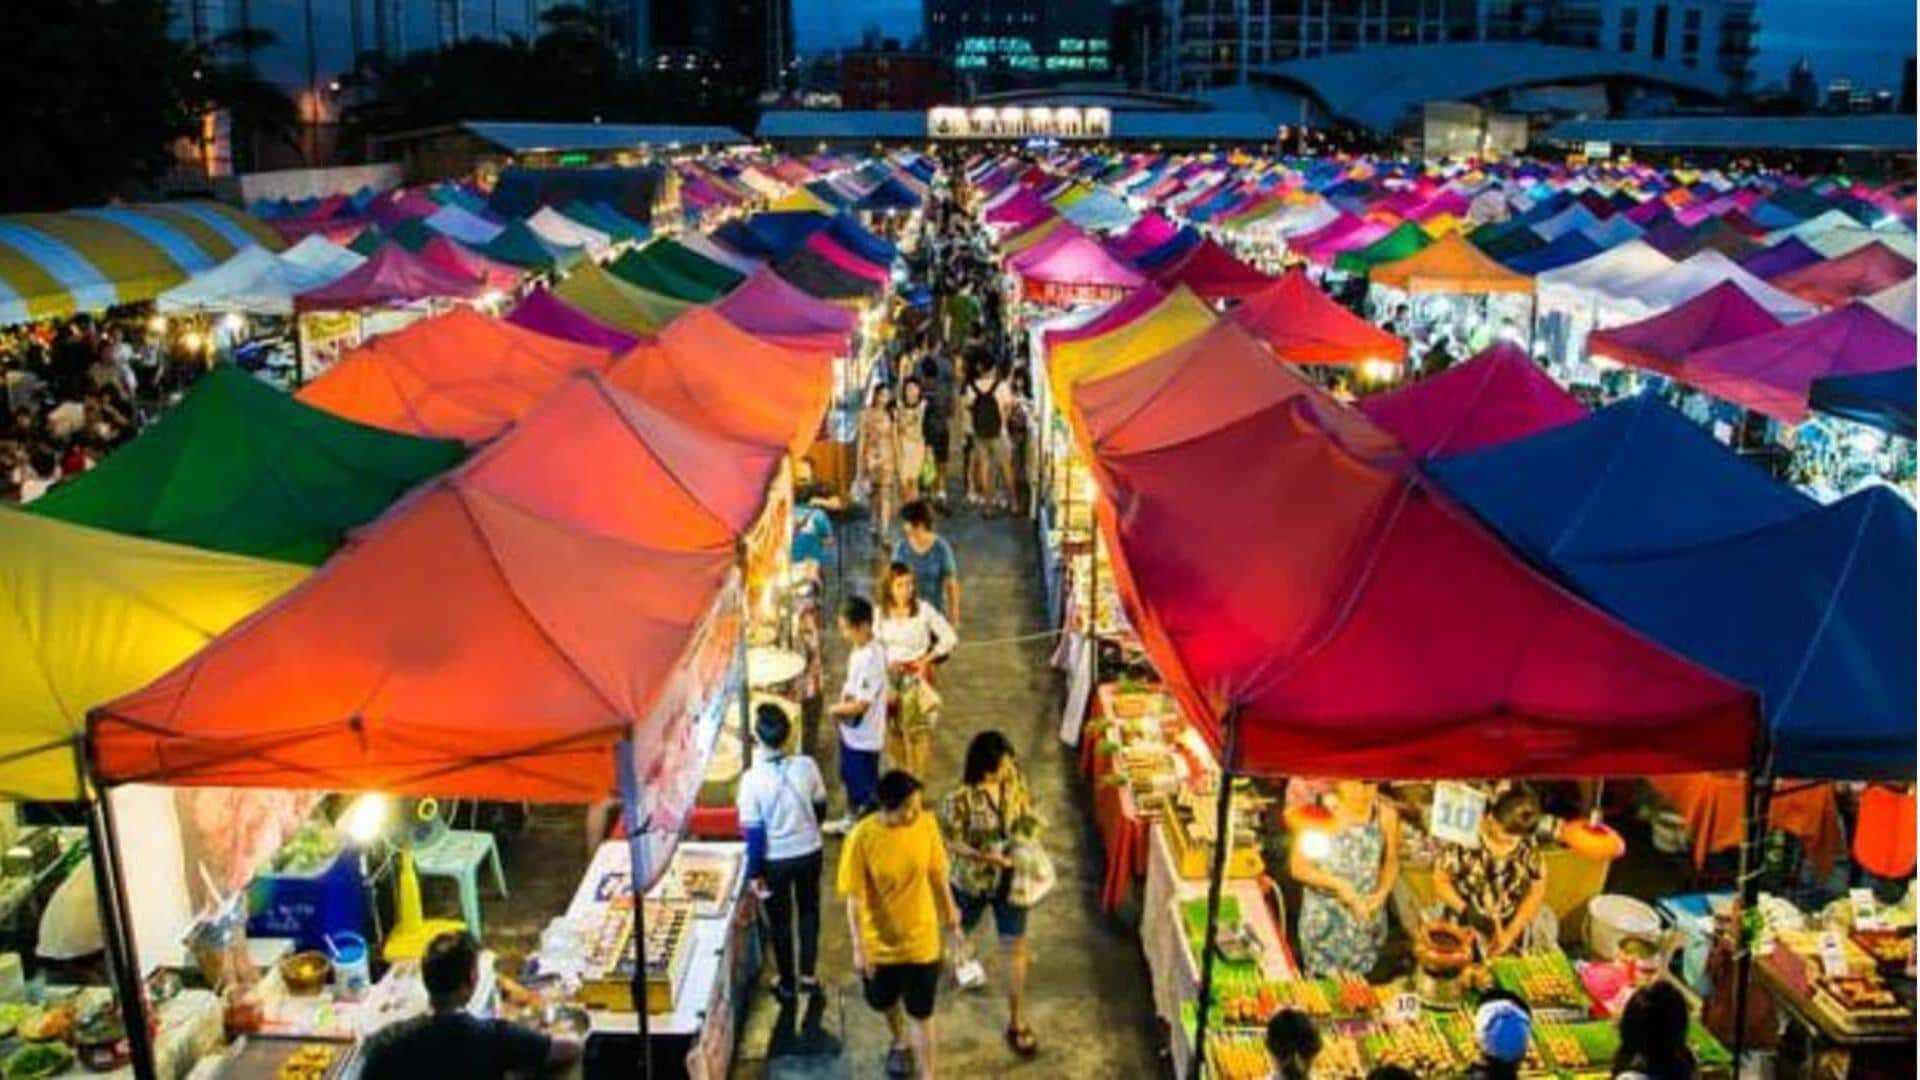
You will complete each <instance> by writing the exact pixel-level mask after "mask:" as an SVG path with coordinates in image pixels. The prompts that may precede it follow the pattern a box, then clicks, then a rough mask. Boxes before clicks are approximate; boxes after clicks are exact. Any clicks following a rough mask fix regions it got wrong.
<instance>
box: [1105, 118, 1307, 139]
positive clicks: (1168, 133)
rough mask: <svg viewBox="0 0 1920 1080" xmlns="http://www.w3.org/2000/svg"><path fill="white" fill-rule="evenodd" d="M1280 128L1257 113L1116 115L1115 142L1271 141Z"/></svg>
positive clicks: (1114, 123)
mask: <svg viewBox="0 0 1920 1080" xmlns="http://www.w3.org/2000/svg"><path fill="white" fill-rule="evenodd" d="M1279 131H1280V125H1279V123H1278V122H1277V121H1275V120H1274V119H1273V118H1272V117H1270V116H1268V115H1267V114H1265V113H1257V112H1172V111H1168V112H1157V111H1156V112H1117V113H1114V114H1113V137H1114V138H1116V139H1159V140H1162V141H1165V142H1272V141H1273V140H1274V139H1275V138H1276V137H1277V136H1278V134H1279Z"/></svg>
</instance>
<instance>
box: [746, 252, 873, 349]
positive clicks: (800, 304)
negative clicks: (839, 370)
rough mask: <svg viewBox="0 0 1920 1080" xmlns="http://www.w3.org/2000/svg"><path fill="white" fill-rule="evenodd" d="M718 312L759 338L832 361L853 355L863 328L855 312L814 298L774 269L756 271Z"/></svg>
mask: <svg viewBox="0 0 1920 1080" xmlns="http://www.w3.org/2000/svg"><path fill="white" fill-rule="evenodd" d="M713 310H714V311H716V312H718V313H719V314H720V315H721V316H723V317H724V318H725V319H726V320H727V321H728V322H730V323H732V324H733V325H735V326H737V327H739V328H740V329H742V330H745V331H747V332H748V333H750V334H753V335H754V336H755V337H759V338H764V339H765V340H767V341H770V342H773V343H774V344H776V345H781V346H784V347H786V348H790V349H796V350H798V351H800V352H814V353H826V354H828V355H832V356H838V355H840V354H841V353H844V352H845V351H846V350H847V346H848V342H849V341H850V339H851V338H852V337H853V332H854V329H855V328H856V327H857V326H858V325H859V318H858V316H856V315H855V314H854V313H853V312H852V311H851V310H849V309H847V308H846V307H843V306H841V305H839V304H835V303H831V302H829V301H826V300H821V299H819V298H818V297H815V296H812V295H809V294H808V293H806V292H805V291H803V290H801V289H800V288H799V287H798V286H796V285H793V284H791V283H790V282H788V281H787V280H786V279H785V278H783V277H781V276H780V275H779V274H776V273H774V272H773V270H771V269H768V268H762V269H760V270H757V271H755V272H754V274H753V276H751V277H749V278H747V279H746V282H745V283H744V284H742V285H741V286H740V287H739V288H737V289H735V290H734V291H733V292H731V293H729V294H728V295H727V297H726V299H724V300H722V301H720V302H719V303H717V304H715V305H714V306H713Z"/></svg>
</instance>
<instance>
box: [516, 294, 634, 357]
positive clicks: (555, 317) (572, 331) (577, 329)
mask: <svg viewBox="0 0 1920 1080" xmlns="http://www.w3.org/2000/svg"><path fill="white" fill-rule="evenodd" d="M507 321H508V322H510V323H512V324H513V325H515V326H522V327H525V328H526V329H528V330H533V331H537V332H539V333H542V334H545V335H547V336H548V337H556V338H559V339H560V340H562V341H571V342H574V343H576V344H579V345H591V346H593V347H594V348H596V349H605V350H607V351H608V352H610V353H621V352H626V351H627V350H628V349H631V348H633V347H634V346H635V345H638V344H640V337H639V335H637V334H629V333H627V332H626V331H624V330H620V329H617V328H615V327H612V326H609V325H607V324H606V323H603V322H601V321H600V320H599V319H596V318H594V317H593V316H591V315H589V314H587V313H586V312H584V311H581V310H580V309H579V308H577V307H574V306H573V305H571V304H569V303H567V302H566V301H565V300H562V299H560V298H559V297H557V296H555V295H553V293H552V292H551V291H550V290H548V289H535V290H534V291H532V292H530V293H528V294H527V295H526V297H525V298H524V299H522V300H521V301H520V302H519V303H518V304H515V305H514V308H513V311H512V312H511V313H509V314H508V315H507Z"/></svg>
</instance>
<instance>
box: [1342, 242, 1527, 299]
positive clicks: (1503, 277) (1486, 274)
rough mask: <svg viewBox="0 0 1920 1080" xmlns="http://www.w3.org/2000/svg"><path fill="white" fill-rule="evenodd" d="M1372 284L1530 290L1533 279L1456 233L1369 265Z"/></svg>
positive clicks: (1406, 288)
mask: <svg viewBox="0 0 1920 1080" xmlns="http://www.w3.org/2000/svg"><path fill="white" fill-rule="evenodd" d="M1371 279H1372V281H1373V283H1374V284H1375V285H1385V286H1387V287H1389V288H1394V289H1399V290H1400V291H1401V292H1408V293H1530V292H1532V291H1533V279H1532V278H1530V277H1528V276H1527V275H1525V274H1520V273H1515V272H1514V271H1512V270H1509V269H1507V268H1506V267H1504V266H1501V265H1500V264H1499V263H1497V262H1495V261H1494V260H1493V257H1492V256H1490V255H1488V254H1487V253H1486V252H1484V251H1481V250H1480V249H1479V248H1477V247H1475V246H1473V245H1472V244H1471V243H1469V242H1467V239H1466V237H1464V236H1461V235H1460V234H1459V233H1448V234H1447V235H1446V236H1443V237H1441V238H1440V239H1438V240H1435V241H1434V242H1433V243H1431V244H1429V245H1427V246H1426V247H1424V248H1421V249H1420V250H1419V251H1416V252H1414V253H1413V254H1412V255H1409V256H1407V257H1406V258H1404V259H1395V260H1394V261H1392V262H1390V263H1382V264H1380V265H1379V266H1376V267H1374V268H1373V273H1372V274H1371Z"/></svg>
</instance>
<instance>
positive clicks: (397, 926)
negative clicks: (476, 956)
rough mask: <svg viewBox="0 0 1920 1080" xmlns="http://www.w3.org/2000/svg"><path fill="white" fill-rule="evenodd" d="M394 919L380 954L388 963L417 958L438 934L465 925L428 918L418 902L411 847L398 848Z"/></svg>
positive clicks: (451, 920) (418, 883) (460, 928)
mask: <svg viewBox="0 0 1920 1080" xmlns="http://www.w3.org/2000/svg"><path fill="white" fill-rule="evenodd" d="M393 907H394V921H393V929H392V930H391V931H390V932H388V934H387V940H386V943H385V944H384V945H382V946H381V948H380V955H381V957H382V958H384V959H385V960H386V962H387V963H389V964H391V963H394V962H395V961H398V960H418V959H419V958H420V957H421V955H422V954H423V953H425V952H426V951H427V944H428V943H429V942H431V941H432V940H433V939H434V938H437V937H439V936H440V935H441V934H446V933H455V932H459V931H463V930H465V929H466V928H467V924H466V923H463V922H461V921H460V920H459V919H429V918H427V917H426V913H425V911H424V909H423V908H422V907H421V904H420V875H419V873H418V872H416V871H415V870H414V868H413V849H412V848H407V847H403V848H401V849H400V867H399V869H397V870H395V871H394V898H393Z"/></svg>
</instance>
